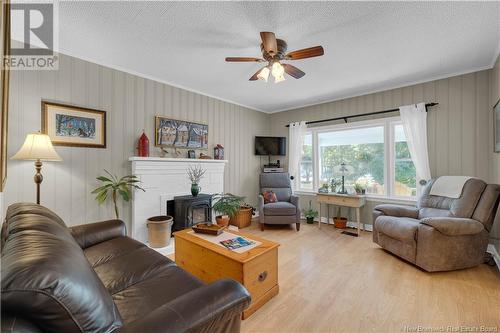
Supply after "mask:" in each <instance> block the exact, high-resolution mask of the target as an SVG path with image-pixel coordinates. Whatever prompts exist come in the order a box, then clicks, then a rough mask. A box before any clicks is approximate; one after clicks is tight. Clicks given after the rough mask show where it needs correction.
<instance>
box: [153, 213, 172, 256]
mask: <svg viewBox="0 0 500 333" xmlns="http://www.w3.org/2000/svg"><path fill="white" fill-rule="evenodd" d="M172 224H173V217H172V216H168V215H160V216H153V217H150V218H148V222H147V227H148V241H149V245H150V246H151V247H154V248H159V247H165V246H168V245H169V244H170V238H171V237H172Z"/></svg>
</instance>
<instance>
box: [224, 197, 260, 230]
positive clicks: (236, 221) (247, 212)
mask: <svg viewBox="0 0 500 333" xmlns="http://www.w3.org/2000/svg"><path fill="white" fill-rule="evenodd" d="M254 209H255V208H253V207H252V206H251V205H250V204H247V203H246V202H244V203H242V204H241V206H240V209H238V212H237V213H236V215H235V216H233V217H231V219H230V220H229V223H230V224H231V225H235V226H237V227H238V228H240V229H241V228H246V227H248V226H250V224H252V215H253V211H254Z"/></svg>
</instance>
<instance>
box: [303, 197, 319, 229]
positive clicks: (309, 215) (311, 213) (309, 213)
mask: <svg viewBox="0 0 500 333" xmlns="http://www.w3.org/2000/svg"><path fill="white" fill-rule="evenodd" d="M318 215H319V213H318V211H316V210H314V209H312V205H311V200H309V208H308V209H306V210H304V216H305V217H306V222H307V223H309V224H313V223H314V218H315V217H318Z"/></svg>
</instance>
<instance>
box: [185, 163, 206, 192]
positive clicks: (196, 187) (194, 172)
mask: <svg viewBox="0 0 500 333" xmlns="http://www.w3.org/2000/svg"><path fill="white" fill-rule="evenodd" d="M205 171H206V170H203V169H202V168H201V165H199V164H198V165H195V166H194V167H192V166H189V168H188V170H187V174H188V177H189V180H190V181H191V195H192V196H193V197H195V196H197V195H198V193H200V191H201V187H200V181H201V179H202V178H203V176H204V175H205Z"/></svg>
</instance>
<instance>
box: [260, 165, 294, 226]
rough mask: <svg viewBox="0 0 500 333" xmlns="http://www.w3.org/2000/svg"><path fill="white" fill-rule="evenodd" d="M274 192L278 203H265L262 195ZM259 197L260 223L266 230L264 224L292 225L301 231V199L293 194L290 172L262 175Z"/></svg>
mask: <svg viewBox="0 0 500 333" xmlns="http://www.w3.org/2000/svg"><path fill="white" fill-rule="evenodd" d="M265 191H273V192H274V193H275V194H276V197H277V199H278V201H277V202H272V203H264V197H263V196H262V193H264V192H265ZM260 193H261V194H260V195H259V223H260V229H261V230H264V224H292V223H295V226H296V228H297V231H299V230H300V207H299V197H298V196H296V195H293V194H292V184H291V182H290V175H289V174H288V172H278V173H261V174H260Z"/></svg>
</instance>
